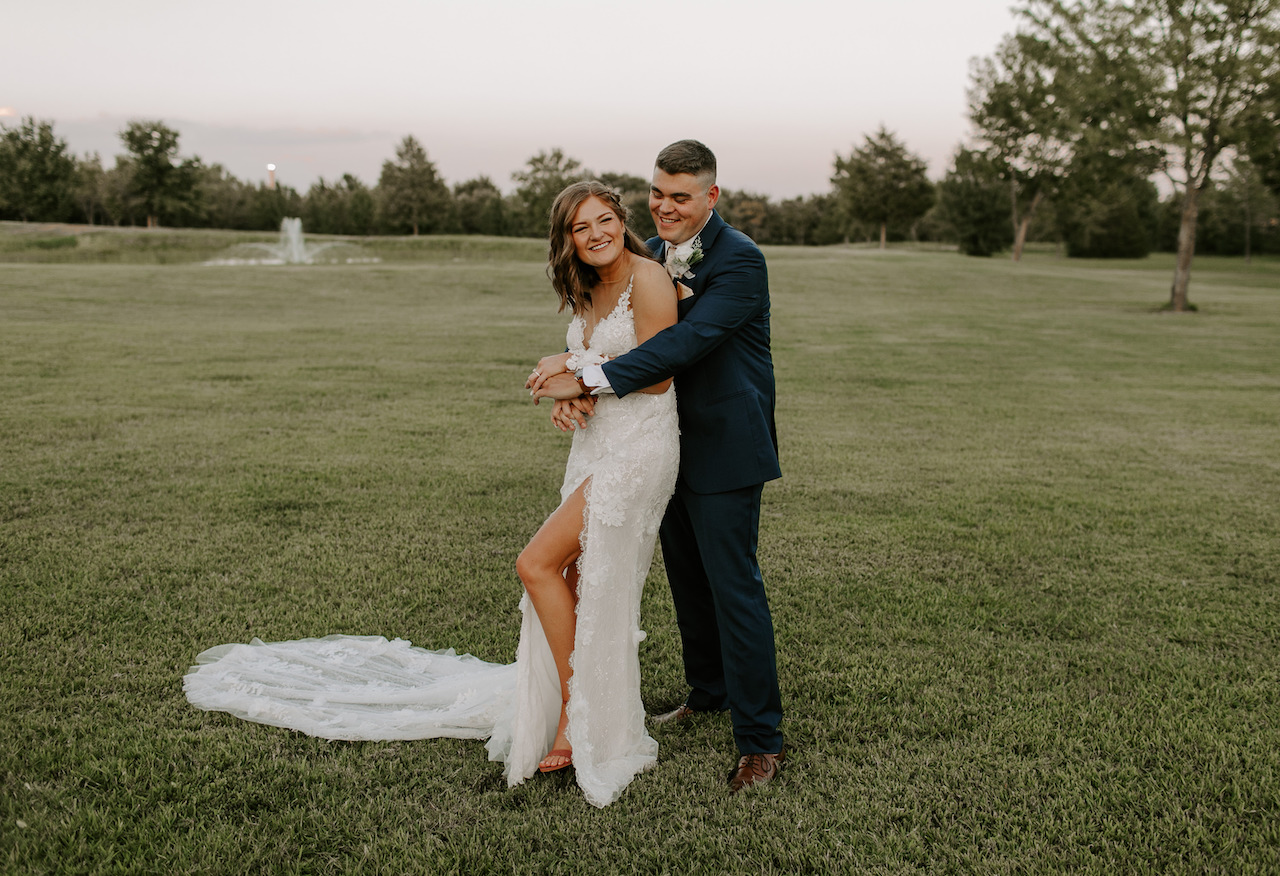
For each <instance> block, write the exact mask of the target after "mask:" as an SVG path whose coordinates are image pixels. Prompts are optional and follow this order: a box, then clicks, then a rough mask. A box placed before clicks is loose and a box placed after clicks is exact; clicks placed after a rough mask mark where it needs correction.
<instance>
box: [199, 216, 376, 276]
mask: <svg viewBox="0 0 1280 876" xmlns="http://www.w3.org/2000/svg"><path fill="white" fill-rule="evenodd" d="M334 247H343V248H347V249H356V248H357V247H356V245H355V244H351V243H346V242H343V241H337V242H333V243H313V244H308V243H307V242H306V241H305V240H304V239H303V237H302V220H301V219H299V218H297V217H296V216H287V217H285V218H284V219H283V220H281V222H280V241H279V242H278V243H242V244H240V245H239V246H237V247H235V249H233V250H232V251H233V252H234V251H235V250H237V249H238V250H244V249H252V250H259V251H262V252H265V253H266V254H267V257H266V258H222V259H212V260H210V261H207V262H205V264H206V265H311V264H315V262H316V256H317V255H319V254H320V253H322V252H324V251H325V250H327V249H333V248H334ZM380 261H382V260H381V259H378V258H345V259H332V260H331V262H332V263H335V264H337V263H343V264H348V265H351V264H357V263H369V262H380Z"/></svg>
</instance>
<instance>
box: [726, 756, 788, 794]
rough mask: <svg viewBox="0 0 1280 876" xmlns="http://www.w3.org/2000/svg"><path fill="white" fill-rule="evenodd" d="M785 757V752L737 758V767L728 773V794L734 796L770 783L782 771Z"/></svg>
mask: <svg viewBox="0 0 1280 876" xmlns="http://www.w3.org/2000/svg"><path fill="white" fill-rule="evenodd" d="M786 757H787V753H786V752H785V751H779V752H778V753H777V754H744V755H743V756H742V757H740V758H738V765H737V766H736V767H734V768H733V769H732V770H730V771H729V793H730V794H736V793H738V792H739V791H741V790H743V789H744V788H750V787H751V786H753V785H763V784H764V783H765V782H768V781H771V780H772V779H773V777H774V776H776V775H777V774H778V771H779V770H780V769H782V762H783V760H785V759H786Z"/></svg>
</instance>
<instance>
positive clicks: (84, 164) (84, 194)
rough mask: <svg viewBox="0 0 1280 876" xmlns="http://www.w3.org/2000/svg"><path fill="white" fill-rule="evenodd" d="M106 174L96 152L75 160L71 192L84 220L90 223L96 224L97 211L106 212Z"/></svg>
mask: <svg viewBox="0 0 1280 876" xmlns="http://www.w3.org/2000/svg"><path fill="white" fill-rule="evenodd" d="M106 176H107V173H106V171H105V170H103V169H102V158H101V156H99V155H98V153H96V152H94V153H93V154H92V155H86V156H85V157H84V159H83V160H81V161H78V162H76V171H75V186H74V189H73V194H74V197H75V201H76V207H77V208H78V209H79V211H80V214H81V216H82V217H83V218H84V221H85V222H87V223H88V224H90V225H95V224H97V218H98V214H99V213H102V214H104V215H105V213H106V200H107V188H106Z"/></svg>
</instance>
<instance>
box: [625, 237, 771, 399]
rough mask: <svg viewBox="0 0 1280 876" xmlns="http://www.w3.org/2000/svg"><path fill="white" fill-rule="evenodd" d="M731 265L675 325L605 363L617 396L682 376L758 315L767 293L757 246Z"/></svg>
mask: <svg viewBox="0 0 1280 876" xmlns="http://www.w3.org/2000/svg"><path fill="white" fill-rule="evenodd" d="M729 261H730V263H731V266H730V267H726V268H724V269H723V270H720V271H717V272H716V274H715V275H714V276H712V277H710V278H708V280H707V285H706V287H705V288H704V289H703V290H702V292H700V293H699V295H698V297H697V299H696V300H695V301H694V302H693V304H692V306H691V307H690V308H689V311H688V313H686V314H685V315H684V317H683V318H682V319H681V320H680V321H679V322H677V323H676V324H675V325H673V326H671V327H669V328H666V329H663V330H662V331H660V332H658V334H656V335H654V336H653V337H652V338H650V339H649V340H647V341H645V342H644V343H643V344H641V345H640V346H638V347H636V348H635V349H634V350H632V351H631V352H629V353H627V354H625V355H623V356H619V357H618V358H617V359H614V360H613V361H611V362H606V363H604V373H605V376H606V377H607V378H608V379H609V386H610V387H611V388H612V389H613V391H614V392H615V393H617V394H618V395H619V396H623V395H626V394H627V393H629V392H633V391H635V390H637V389H643V388H644V387H646V386H652V385H653V384H655V383H658V382H660V381H663V380H666V379H667V378H668V377H672V376H674V375H676V374H678V373H680V372H681V371H683V370H684V369H686V368H688V367H689V366H690V365H692V364H693V363H695V362H697V361H698V360H699V359H701V358H702V357H703V356H706V355H707V354H708V353H710V352H711V351H712V350H714V349H715V348H716V347H718V346H719V345H720V344H721V343H723V342H724V341H725V340H726V339H727V338H729V337H730V336H732V335H733V333H734V332H736V331H737V330H738V329H740V328H741V327H742V326H743V325H745V324H746V323H747V322H748V321H750V320H751V319H752V318H754V317H755V316H756V315H757V314H759V313H760V310H761V308H762V307H764V306H765V304H764V302H765V301H766V300H767V295H768V288H769V277H768V270H767V268H766V266H765V261H764V256H763V255H762V254H761V253H760V251H759V250H758V249H756V248H755V247H743V248H741V249H740V250H739V251H736V252H734V253H733V254H732V256H731V258H730V259H729Z"/></svg>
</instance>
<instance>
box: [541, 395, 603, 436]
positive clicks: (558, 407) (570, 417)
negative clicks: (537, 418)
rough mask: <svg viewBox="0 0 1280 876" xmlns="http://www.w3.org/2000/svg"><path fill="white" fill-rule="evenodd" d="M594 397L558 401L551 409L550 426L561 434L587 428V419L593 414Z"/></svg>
mask: <svg viewBox="0 0 1280 876" xmlns="http://www.w3.org/2000/svg"><path fill="white" fill-rule="evenodd" d="M595 407H596V400H595V397H594V396H590V395H580V396H578V397H577V398H570V399H559V400H557V401H556V404H555V407H553V408H552V409H551V424H552V425H553V426H555V427H556V428H557V429H559V430H560V431H561V432H570V431H572V430H574V429H585V428H587V417H590V416H592V415H593V414H594V413H595Z"/></svg>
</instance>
